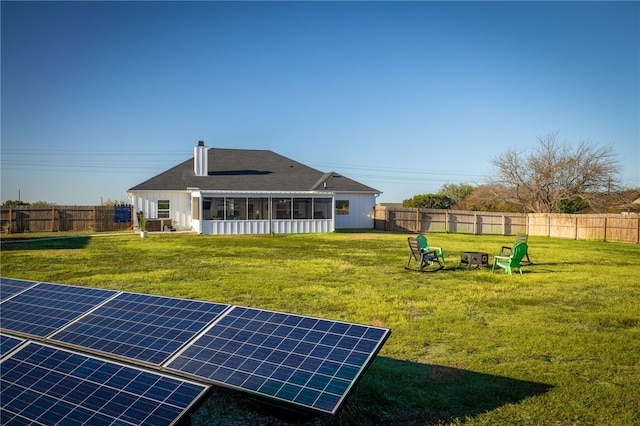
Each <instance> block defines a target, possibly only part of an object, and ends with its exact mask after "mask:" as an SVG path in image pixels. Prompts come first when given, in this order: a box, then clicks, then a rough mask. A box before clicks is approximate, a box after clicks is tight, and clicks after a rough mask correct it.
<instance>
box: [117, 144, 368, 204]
mask: <svg viewBox="0 0 640 426" xmlns="http://www.w3.org/2000/svg"><path fill="white" fill-rule="evenodd" d="M208 156H209V157H208V161H209V174H208V176H196V175H195V173H194V171H193V158H191V159H189V160H187V161H185V162H183V163H180V164H178V165H177V166H175V167H172V168H171V169H169V170H167V171H165V172H163V173H160V174H159V175H156V176H154V177H152V178H151V179H148V180H146V181H144V182H142V183H140V184H138V185H136V186H134V187H132V188H130V189H129V191H184V190H186V189H187V188H188V187H194V188H200V189H201V190H212V191H314V190H319V191H322V190H327V191H336V192H364V193H380V191H378V190H377V189H374V188H371V187H369V186H366V185H363V184H361V183H359V182H356V181H354V180H352V179H349V178H347V177H345V176H342V175H339V174H337V173H333V172H331V173H324V172H321V171H319V170H316V169H314V168H311V167H308V166H305V165H304V164H302V163H298V162H297V161H294V160H291V159H289V158H287V157H283V156H282V155H279V154H276V153H275V152H273V151H268V150H248V149H224V148H209V151H208Z"/></svg>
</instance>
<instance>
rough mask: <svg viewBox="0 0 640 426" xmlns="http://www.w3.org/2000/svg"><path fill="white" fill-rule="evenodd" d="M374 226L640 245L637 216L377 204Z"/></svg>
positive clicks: (639, 229)
mask: <svg viewBox="0 0 640 426" xmlns="http://www.w3.org/2000/svg"><path fill="white" fill-rule="evenodd" d="M374 227H375V229H378V230H384V231H403V232H414V233H419V232H451V233H458V234H473V235H515V234H517V233H519V232H524V233H527V234H529V235H533V236H545V237H554V238H572V239H576V240H599V241H616V242H624V243H635V244H638V243H640V215H637V214H580V215H578V214H555V213H554V214H551V213H493V212H474V211H465V210H441V209H417V208H398V207H389V206H384V205H376V208H375V215H374Z"/></svg>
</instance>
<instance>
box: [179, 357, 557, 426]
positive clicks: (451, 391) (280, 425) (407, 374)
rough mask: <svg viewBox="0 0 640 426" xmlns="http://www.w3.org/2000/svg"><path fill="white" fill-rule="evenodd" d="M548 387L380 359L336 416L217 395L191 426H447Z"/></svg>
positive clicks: (217, 392) (227, 394) (224, 393)
mask: <svg viewBox="0 0 640 426" xmlns="http://www.w3.org/2000/svg"><path fill="white" fill-rule="evenodd" d="M551 388H552V386H551V385H547V384H544V383H536V382H529V381H524V380H517V379H512V378H509V377H500V376H493V375H490V374H483V373H476V372H473V371H468V370H464V369H459V368H452V367H445V366H440V365H432V364H421V363H416V362H409V361H400V360H396V359H391V358H385V357H377V358H376V359H375V361H374V363H373V364H372V365H371V367H370V368H369V370H368V371H367V372H366V373H365V374H364V376H363V378H362V380H361V381H360V382H359V383H358V384H357V386H356V387H355V389H354V391H353V392H352V394H351V395H350V396H349V398H348V399H347V401H346V403H345V404H344V406H343V408H342V410H341V411H340V412H339V413H338V415H336V416H335V417H329V416H323V415H305V414H304V413H295V412H290V411H286V410H282V409H278V408H276V407H273V406H269V405H266V404H265V403H261V402H259V401H257V400H253V399H249V398H246V397H245V396H242V395H241V394H239V393H237V392H227V391H223V390H216V389H214V390H213V393H212V395H211V397H210V398H208V399H207V400H206V401H205V402H204V403H203V404H202V406H201V407H200V409H199V410H197V411H196V412H195V413H194V415H193V416H192V417H191V424H192V425H276V426H286V425H300V426H346V425H354V424H357V425H362V426H367V425H371V426H373V425H381V424H384V425H390V426H394V425H397V426H410V425H423V426H424V425H442V424H451V423H453V422H455V421H456V420H463V419H465V418H473V417H476V416H478V415H480V414H482V413H485V412H488V411H491V410H495V409H497V408H499V407H501V406H503V405H506V404H517V403H518V402H520V401H522V400H524V399H526V398H530V397H534V396H536V395H542V394H544V393H546V392H548V391H549V390H550V389H551Z"/></svg>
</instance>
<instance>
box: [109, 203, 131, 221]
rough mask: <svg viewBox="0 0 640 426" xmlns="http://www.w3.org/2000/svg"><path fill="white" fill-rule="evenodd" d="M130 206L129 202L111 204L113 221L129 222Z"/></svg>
mask: <svg viewBox="0 0 640 426" xmlns="http://www.w3.org/2000/svg"><path fill="white" fill-rule="evenodd" d="M131 207H132V206H131V205H130V204H116V205H115V206H113V212H114V218H113V221H114V222H117V223H119V222H131V211H132V208H131Z"/></svg>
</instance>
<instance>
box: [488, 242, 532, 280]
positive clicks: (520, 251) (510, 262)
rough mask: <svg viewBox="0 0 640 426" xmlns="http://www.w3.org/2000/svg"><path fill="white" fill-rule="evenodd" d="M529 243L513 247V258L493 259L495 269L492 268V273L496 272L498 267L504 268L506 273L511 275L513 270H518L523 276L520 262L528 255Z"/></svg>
mask: <svg viewBox="0 0 640 426" xmlns="http://www.w3.org/2000/svg"><path fill="white" fill-rule="evenodd" d="M527 249H528V247H527V243H519V244H516V245H515V247H513V250H512V254H511V256H509V257H507V256H495V257H494V258H493V268H491V273H493V271H495V269H496V266H498V267H500V268H504V271H505V272H506V273H507V274H509V275H511V270H512V269H517V270H518V272H520V275H522V268H521V267H520V262H521V261H522V258H523V257H524V256H525V255H526V254H527Z"/></svg>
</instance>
